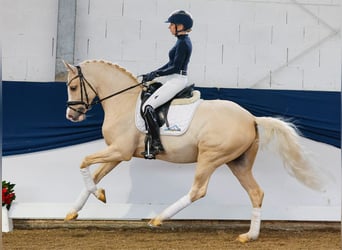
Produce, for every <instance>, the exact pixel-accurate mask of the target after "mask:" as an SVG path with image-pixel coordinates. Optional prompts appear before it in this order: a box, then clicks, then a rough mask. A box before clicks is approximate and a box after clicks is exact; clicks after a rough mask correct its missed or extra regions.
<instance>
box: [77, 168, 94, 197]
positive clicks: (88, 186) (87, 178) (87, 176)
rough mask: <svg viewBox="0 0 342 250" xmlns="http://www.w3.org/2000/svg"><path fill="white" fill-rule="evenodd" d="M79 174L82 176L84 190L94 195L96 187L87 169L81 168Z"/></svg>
mask: <svg viewBox="0 0 342 250" xmlns="http://www.w3.org/2000/svg"><path fill="white" fill-rule="evenodd" d="M80 171H81V174H82V176H83V180H84V184H85V186H86V189H87V190H88V191H89V192H90V193H93V194H94V195H95V192H96V190H97V188H96V185H95V183H94V181H93V178H92V177H91V174H90V170H89V168H81V169H80Z"/></svg>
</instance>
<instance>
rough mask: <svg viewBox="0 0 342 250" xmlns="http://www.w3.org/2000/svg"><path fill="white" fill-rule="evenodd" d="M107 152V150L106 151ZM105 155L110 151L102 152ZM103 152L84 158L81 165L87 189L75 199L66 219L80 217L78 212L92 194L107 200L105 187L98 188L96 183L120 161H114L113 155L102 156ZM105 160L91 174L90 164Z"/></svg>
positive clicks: (103, 200) (104, 200)
mask: <svg viewBox="0 0 342 250" xmlns="http://www.w3.org/2000/svg"><path fill="white" fill-rule="evenodd" d="M106 152H107V151H106ZM102 155H104V156H106V155H108V156H109V155H110V154H109V153H106V154H102ZM100 156H101V154H100V153H97V154H94V155H92V156H88V157H86V158H85V159H84V161H83V162H82V165H81V169H80V171H81V174H82V177H83V180H84V183H85V186H86V187H85V189H84V190H82V192H81V193H80V195H79V197H78V198H77V200H76V201H75V203H74V205H73V207H72V208H71V210H70V211H69V213H68V214H67V215H66V217H65V220H66V221H69V220H74V219H76V218H77V217H78V212H79V211H80V210H81V209H82V208H83V206H84V205H85V203H86V202H87V200H88V198H89V196H90V194H94V195H95V196H96V197H97V198H98V199H99V200H101V201H102V202H106V196H105V192H104V189H102V188H100V189H97V187H96V184H97V183H98V182H99V181H100V180H101V179H102V178H103V177H104V176H106V175H107V174H108V173H109V172H110V171H111V170H112V169H113V168H114V167H116V166H117V165H118V164H119V163H120V161H114V159H113V155H112V157H102V158H101V157H100ZM101 161H103V162H105V161H108V162H105V163H102V165H101V166H100V167H99V168H98V169H97V170H96V171H95V172H94V174H93V176H91V174H90V170H89V166H90V165H91V164H95V163H98V162H101Z"/></svg>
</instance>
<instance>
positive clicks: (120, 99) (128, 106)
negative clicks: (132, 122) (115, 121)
mask: <svg viewBox="0 0 342 250" xmlns="http://www.w3.org/2000/svg"><path fill="white" fill-rule="evenodd" d="M120 81H121V82H120ZM119 82H120V83H121V84H117V85H119V86H115V85H116V83H119ZM123 82H124V83H125V84H122V83H123ZM103 83H105V84H102V83H101V84H102V85H103V86H101V88H100V89H99V98H100V99H102V98H106V97H108V96H110V95H114V94H116V93H117V94H116V95H114V96H112V97H109V98H108V99H106V100H105V101H103V102H102V107H103V110H104V112H105V113H106V114H113V113H115V114H116V115H117V114H118V113H120V114H121V113H122V112H123V111H124V112H125V113H129V111H134V110H135V109H134V108H133V107H135V104H136V101H137V98H138V96H139V93H140V91H141V88H140V87H135V88H132V89H129V90H127V91H124V92H122V93H119V92H120V91H123V90H125V89H127V88H129V87H131V86H134V85H136V84H137V83H138V82H137V81H134V80H133V79H126V78H121V79H119V80H115V82H111V81H108V82H103Z"/></svg>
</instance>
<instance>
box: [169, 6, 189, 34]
mask: <svg viewBox="0 0 342 250" xmlns="http://www.w3.org/2000/svg"><path fill="white" fill-rule="evenodd" d="M165 22H166V23H174V24H183V26H184V30H189V29H191V28H192V25H193V23H194V21H193V19H192V15H191V14H190V13H189V12H187V11H185V10H176V11H174V12H172V13H171V14H170V16H169V18H168V19H167V20H166V21H165Z"/></svg>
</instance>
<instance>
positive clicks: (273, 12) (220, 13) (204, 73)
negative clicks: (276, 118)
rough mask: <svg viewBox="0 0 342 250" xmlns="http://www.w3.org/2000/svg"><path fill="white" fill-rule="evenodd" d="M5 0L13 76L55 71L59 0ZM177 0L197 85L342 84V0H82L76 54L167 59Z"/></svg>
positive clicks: (133, 63)
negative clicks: (187, 28)
mask: <svg viewBox="0 0 342 250" xmlns="http://www.w3.org/2000/svg"><path fill="white" fill-rule="evenodd" d="M3 3H4V4H3V8H2V12H3V15H2V18H3V23H4V25H3V30H4V32H3V34H2V39H3V43H2V45H3V53H2V61H3V78H4V80H23V81H51V80H54V77H55V60H56V39H57V35H56V33H57V19H58V1H57V0H30V1H23V0H13V1H9V0H4V1H3ZM175 9H186V10H189V11H191V12H192V14H193V16H194V20H195V24H194V28H193V32H192V34H191V38H192V41H193V45H194V50H193V56H192V60H191V63H190V68H189V71H190V76H189V78H190V81H192V82H195V83H196V84H197V85H198V86H210V87H211V86H216V87H239V88H245V87H248V88H273V89H304V90H333V91H339V90H340V89H341V86H340V82H341V67H340V65H341V35H340V26H341V15H340V10H341V8H340V0H299V1H295V0H269V1H260V0H255V1H246V0H234V1H233V0H177V1H175V0H174V1H167V0H144V1H140V0H121V1H119V0H118V1H111V0H88V1H86V0H77V9H76V17H75V18H76V36H75V51H74V58H75V62H76V63H78V62H81V61H83V60H86V59H95V58H96V59H98V58H100V59H107V60H110V61H114V62H118V63H119V64H121V65H122V66H124V67H126V68H128V69H129V70H131V71H132V72H133V73H135V74H141V73H145V72H148V71H150V70H153V69H155V68H156V67H158V66H160V65H163V64H164V63H165V62H166V61H167V53H168V50H169V49H170V47H171V46H172V45H173V43H174V42H175V40H174V38H173V37H172V36H171V35H170V33H169V31H168V29H167V27H168V26H167V24H165V23H163V22H164V20H166V18H167V17H168V15H169V13H170V12H171V11H173V10H175ZM70 35H71V36H73V35H74V34H70ZM58 60H60V58H59V59H58Z"/></svg>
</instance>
